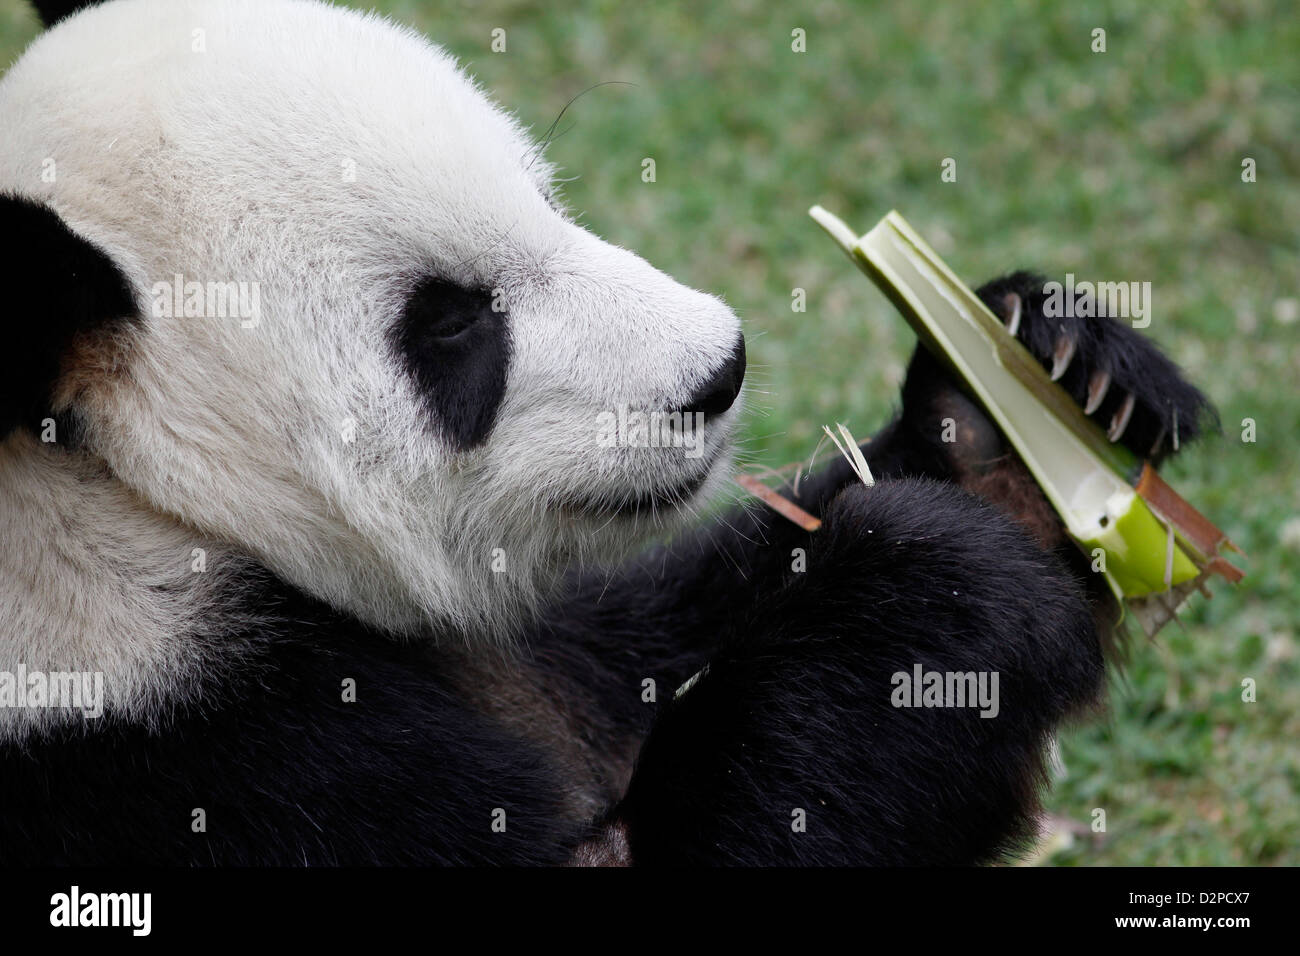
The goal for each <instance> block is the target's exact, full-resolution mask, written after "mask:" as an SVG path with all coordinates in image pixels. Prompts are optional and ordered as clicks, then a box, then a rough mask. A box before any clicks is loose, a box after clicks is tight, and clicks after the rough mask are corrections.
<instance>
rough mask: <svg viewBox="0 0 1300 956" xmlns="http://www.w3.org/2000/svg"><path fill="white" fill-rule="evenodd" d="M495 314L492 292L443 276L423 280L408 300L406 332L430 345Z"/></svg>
mask: <svg viewBox="0 0 1300 956" xmlns="http://www.w3.org/2000/svg"><path fill="white" fill-rule="evenodd" d="M491 314H492V295H491V293H490V292H487V291H480V290H470V289H466V288H464V287H462V286H458V285H456V284H455V283H452V282H446V281H444V280H442V279H434V278H429V279H425V280H423V281H422V282H420V284H419V285H417V286H416V287H415V289H414V290H413V291H412V292H411V297H410V299H409V300H408V301H407V303H406V314H405V316H404V317H403V324H404V325H405V326H406V329H407V334H408V335H411V336H413V337H414V338H416V339H418V340H420V341H422V342H423V343H425V344H427V345H433V344H436V343H437V342H438V341H440V340H450V339H455V338H456V337H457V336H459V335H461V334H462V333H464V332H465V331H467V330H468V329H470V328H471V327H472V326H474V325H475V324H477V323H478V322H479V321H481V320H482V319H483V318H484V316H485V315H491Z"/></svg>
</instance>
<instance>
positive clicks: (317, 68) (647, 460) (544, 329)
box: [0, 0, 744, 632]
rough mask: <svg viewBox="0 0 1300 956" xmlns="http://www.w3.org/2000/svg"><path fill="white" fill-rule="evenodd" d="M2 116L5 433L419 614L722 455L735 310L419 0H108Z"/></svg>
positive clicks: (528, 597)
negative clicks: (381, 6)
mask: <svg viewBox="0 0 1300 956" xmlns="http://www.w3.org/2000/svg"><path fill="white" fill-rule="evenodd" d="M0 124H2V125H3V127H4V129H5V136H4V139H3V142H2V143H0V230H3V231H4V232H6V233H8V241H7V243H6V245H10V246H11V248H16V250H17V251H16V252H11V253H10V254H8V257H7V260H6V264H5V266H4V268H5V269H6V271H7V272H8V273H9V274H8V275H7V276H6V284H7V286H9V288H10V292H9V306H10V309H9V314H8V316H7V322H8V332H9V335H10V340H11V345H14V346H16V347H10V348H6V349H4V350H3V351H4V353H5V357H4V358H3V359H0V432H2V433H4V434H7V435H8V436H9V437H8V439H7V440H6V441H5V443H6V444H8V445H9V446H10V448H9V449H8V453H14V449H15V448H16V447H18V446H17V444H16V443H17V442H18V441H19V440H20V439H22V437H23V436H24V435H25V434H28V433H29V432H30V430H31V429H32V428H35V429H37V430H40V428H41V427H42V426H41V423H42V422H43V421H49V420H52V421H55V422H58V423H60V424H65V428H64V434H62V435H61V436H60V438H59V444H60V446H64V447H63V448H61V449H60V450H54V449H49V450H43V453H47V454H64V455H69V454H71V455H77V456H89V458H91V459H92V460H93V461H94V462H95V463H96V465H97V467H102V469H103V471H104V473H105V474H106V475H107V476H108V477H109V479H110V480H112V481H114V482H120V483H121V484H122V485H123V486H124V487H125V488H126V489H128V490H129V492H130V496H131V498H132V500H134V501H137V502H138V503H139V506H140V507H141V508H144V509H148V510H149V511H150V512H156V513H159V514H163V515H166V516H168V517H169V518H172V519H175V520H176V521H177V522H179V523H180V524H181V525H182V526H184V527H188V528H191V529H193V531H194V533H195V535H196V537H200V538H202V539H204V540H212V541H220V542H225V543H227V544H230V545H233V546H235V547H236V548H238V549H240V550H241V551H243V552H245V553H247V554H248V555H250V556H252V557H254V558H256V559H257V560H258V561H259V562H261V563H263V564H265V565H266V566H268V567H269V568H271V569H272V570H273V571H275V572H276V573H277V574H278V575H280V576H282V577H283V578H285V579H286V580H287V581H289V582H290V583H292V584H294V585H295V586H297V587H300V588H302V589H304V590H306V591H308V592H309V593H312V594H314V595H315V596H317V597H319V598H321V599H323V600H325V601H327V602H329V603H331V604H332V605H334V606H336V607H338V608H340V609H342V610H345V611H348V612H350V613H353V614H356V615H357V616H359V617H361V618H362V619H364V620H367V621H368V622H370V623H372V624H375V625H378V626H381V627H384V628H387V629H389V630H393V631H398V632H401V631H412V630H415V629H417V628H420V627H423V626H426V625H428V624H430V623H452V624H455V625H457V626H461V627H464V628H467V629H474V628H483V627H485V626H488V625H493V624H496V623H498V622H500V621H502V620H505V619H509V618H511V617H512V616H517V615H518V614H519V613H521V612H523V611H526V610H527V608H528V607H530V606H531V605H532V603H533V602H535V601H536V599H537V596H538V595H539V594H543V593H545V589H546V584H547V583H548V582H550V581H553V580H554V579H555V578H556V577H557V575H559V574H560V573H561V572H562V571H563V570H564V569H565V568H567V567H571V566H573V565H574V564H575V563H576V562H581V561H585V560H588V559H597V558H603V557H608V556H610V555H611V554H612V553H614V552H617V551H623V550H626V548H628V547H629V546H631V545H632V544H633V543H635V542H636V541H637V540H639V539H640V538H641V537H642V536H644V534H645V533H646V532H649V531H661V530H663V528H664V527H665V526H667V525H668V524H669V523H670V522H671V520H672V518H673V517H674V516H675V515H678V514H680V513H682V512H689V511H691V510H692V509H693V507H694V506H695V505H696V504H698V503H699V502H701V501H703V500H704V499H705V498H707V497H708V496H709V495H710V494H711V492H712V491H714V490H716V489H717V488H718V486H719V485H720V483H721V482H722V481H723V480H724V476H725V474H726V473H727V470H728V467H729V449H730V445H731V435H732V430H733V424H734V419H735V416H736V415H737V411H738V404H737V402H736V400H737V397H738V394H739V391H740V383H741V379H742V377H743V374H744V345H743V339H742V338H741V333H740V328H739V323H738V320H737V318H736V317H735V315H734V314H733V313H732V312H731V310H730V309H728V308H727V307H726V306H725V305H724V304H723V303H722V302H721V301H719V300H718V299H716V298H714V297H711V296H709V295H705V294H702V293H700V292H696V291H693V290H691V289H688V288H685V287H683V286H682V285H680V284H679V283H677V282H675V281H674V280H672V279H671V278H669V277H668V276H666V275H665V274H663V273H661V272H659V271H657V270H655V269H654V268H653V267H651V266H650V265H649V264H647V263H646V262H645V261H644V260H642V259H640V258H639V257H637V256H636V255H635V254H633V253H631V252H628V251H626V250H624V249H620V248H618V247H616V246H613V245H611V244H609V243H607V242H604V241H602V240H601V239H600V238H598V237H597V236H595V235H593V234H592V233H590V232H588V231H587V230H585V229H583V228H582V227H580V226H579V225H577V224H576V223H575V222H574V221H573V219H572V218H571V217H570V216H569V215H567V214H566V212H565V211H564V209H563V208H562V207H561V206H560V205H559V204H558V202H557V201H556V198H555V195H554V191H553V187H552V184H551V172H552V171H551V168H550V167H549V166H548V165H547V163H546V162H545V161H544V160H543V159H542V158H540V157H539V155H538V145H537V143H536V142H534V141H532V140H530V139H529V138H528V136H527V135H526V134H525V132H524V131H523V130H522V129H521V127H520V126H519V124H518V123H517V122H515V120H514V119H512V118H511V117H510V116H509V115H508V114H506V113H505V112H503V111H502V110H501V109H499V108H498V107H497V106H495V105H494V104H493V103H492V102H491V101H490V100H489V99H488V98H487V97H486V96H485V95H484V93H483V92H482V91H481V90H480V89H478V88H477V87H476V86H475V84H474V83H473V82H472V81H471V80H470V79H468V78H467V77H466V76H465V75H464V74H463V73H461V72H460V71H459V70H458V69H457V67H456V65H455V63H454V62H453V61H452V59H451V58H450V57H449V56H448V55H447V54H446V53H444V52H443V51H441V50H440V49H438V48H437V47H435V46H432V45H431V44H430V43H428V42H427V41H426V40H424V39H423V38H421V37H420V36H418V35H416V34H414V33H412V32H411V31H409V30H407V29H404V28H402V27H400V26H396V25H394V24H393V23H390V22H388V21H386V20H384V19H382V18H379V17H376V16H372V15H364V14H359V13H355V12H352V11H348V10H344V9H340V8H336V7H331V6H326V5H324V4H320V3H316V2H305V0H273V2H266V0H186V2H175V0H111V2H108V3H106V4H103V5H101V6H94V7H91V8H89V9H86V10H83V11H81V12H78V13H76V14H75V15H74V16H72V17H70V18H69V19H66V20H64V21H63V22H61V23H59V24H58V25H56V26H55V27H53V28H52V29H51V30H49V31H47V32H46V33H45V34H44V35H43V36H42V37H40V38H39V39H38V40H37V41H36V42H35V43H34V44H33V45H32V47H31V48H30V49H29V50H28V51H27V52H26V54H25V55H24V56H23V57H22V58H21V59H20V60H19V62H18V63H17V64H16V65H15V66H14V67H13V68H12V69H11V70H10V71H9V72H8V73H7V74H6V75H5V76H4V77H3V79H2V80H0ZM674 413H676V414H674ZM682 413H686V415H685V416H683V415H682ZM701 422H702V426H701ZM67 424H74V425H75V429H74V430H75V433H76V442H75V449H73V450H71V451H69V450H66V446H67V444H68V437H69V436H68V435H67V431H68V428H67V427H66V425H67Z"/></svg>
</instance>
